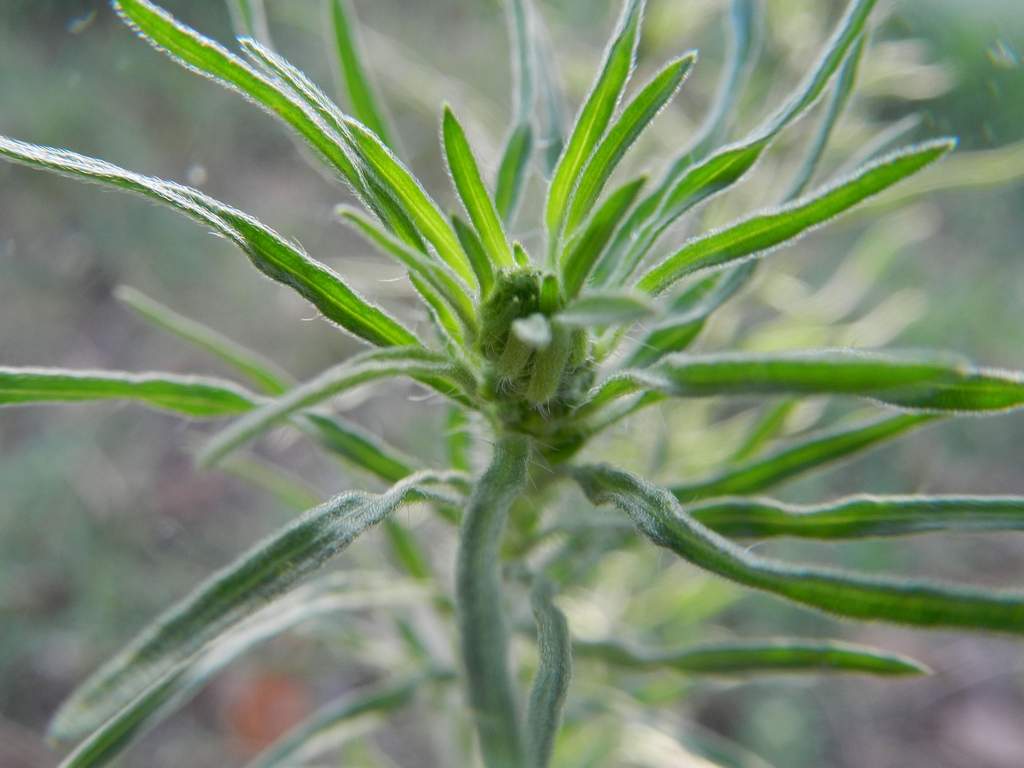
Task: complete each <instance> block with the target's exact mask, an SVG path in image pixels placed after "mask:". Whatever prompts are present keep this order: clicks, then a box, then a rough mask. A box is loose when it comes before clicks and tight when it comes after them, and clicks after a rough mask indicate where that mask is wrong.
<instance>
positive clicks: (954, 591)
mask: <svg viewBox="0 0 1024 768" xmlns="http://www.w3.org/2000/svg"><path fill="white" fill-rule="evenodd" d="M573 474H574V476H575V477H576V480H577V481H578V482H579V483H580V485H581V487H582V488H583V490H584V492H585V493H586V494H587V496H588V497H589V498H590V500H591V501H592V502H594V503H595V504H605V503H610V504H614V505H615V506H617V507H619V509H621V510H622V511H623V512H625V513H626V514H627V515H628V516H629V517H630V518H631V519H632V521H633V523H634V524H635V525H636V526H637V528H638V529H639V530H640V532H641V533H643V534H644V535H645V536H647V537H648V538H649V539H651V540H652V541H653V542H654V543H655V544H657V545H658V546H661V547H666V548H667V549H670V550H672V551H673V552H675V553H676V554H678V555H679V556H681V557H683V558H684V559H686V560H688V561H689V562H691V563H693V564H694V565H696V566H698V567H700V568H703V569H705V570H707V571H710V572H711V573H714V574H717V575H719V576H722V577H724V578H727V579H730V580H732V581H735V582H737V583H739V584H743V585H745V586H748V587H752V588H754V589H759V590H763V591H765V592H770V593H772V594H774V595H777V596H779V597H783V598H785V599H787V600H791V601H793V602H796V603H800V604H802V605H806V606H809V607H812V608H816V609H818V610H821V611H825V612H828V613H834V614H836V615H839V616H846V617H849V618H855V619H864V620H879V621H888V622H893V623H896V624H908V625H912V626H919V627H956V628H960V629H978V630H990V631H994V632H1008V633H1012V634H1017V635H1021V634H1024V595H1022V594H1020V593H1012V592H999V591H993V590H987V589H982V588H979V587H963V586H953V585H947V584H942V583H939V582H932V581H926V580H905V581H904V580H899V579H893V578H888V577H884V578H883V577H874V576H863V575H859V574H855V573H848V572H845V571H840V570H835V569H830V568H820V567H815V566H806V565H789V564H787V563H783V562H780V561H778V560H772V559H769V558H765V557H760V556H759V555H756V554H754V553H752V552H751V551H750V550H748V549H743V548H741V547H738V546H736V545H735V544H733V543H732V542H730V541H729V540H728V539H725V538H723V537H721V536H719V535H718V534H717V533H714V532H713V531H710V530H708V529H707V528H705V527H704V526H703V525H701V524H700V523H698V522H697V521H696V520H694V519H693V518H692V517H691V516H690V515H689V514H687V513H686V512H685V511H684V510H683V508H682V507H681V506H680V504H679V502H678V501H676V499H675V497H674V496H672V494H671V493H669V492H668V491H666V490H664V489H661V488H657V487H656V486H653V485H651V484H650V483H647V482H646V481H644V480H641V479H640V478H637V477H634V476H632V475H629V474H627V473H625V472H620V471H618V470H615V469H611V468H609V467H584V468H578V469H575V470H574V473H573Z"/></svg>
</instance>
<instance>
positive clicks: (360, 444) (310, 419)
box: [299, 412, 415, 483]
mask: <svg viewBox="0 0 1024 768" xmlns="http://www.w3.org/2000/svg"><path fill="white" fill-rule="evenodd" d="M299 424H300V425H302V426H303V428H306V429H308V431H310V432H311V433H312V434H314V435H315V437H316V438H317V440H318V441H319V442H320V444H321V445H323V446H324V447H325V448H327V449H328V450H330V451H331V452H332V453H336V454H337V455H338V456H341V457H342V458H344V459H345V460H347V461H349V462H351V463H352V464H354V465H355V466H357V467H359V469H362V470H364V471H366V472H369V473H370V474H372V475H374V476H375V477H377V478H379V479H381V480H384V481H385V482H388V483H397V482H398V481H399V480H402V479H404V478H405V477H407V476H408V475H411V474H412V473H413V472H414V471H415V470H414V465H413V463H412V460H410V459H407V458H406V457H404V456H402V455H401V454H399V453H398V452H397V451H396V450H395V449H394V448H392V447H391V446H385V445H384V443H383V442H382V441H381V440H380V438H378V437H376V436H375V435H371V434H370V433H368V432H364V431H363V430H362V429H360V428H359V427H357V426H355V425H354V424H350V423H346V422H342V421H340V420H339V419H337V418H331V417H328V416H325V415H323V414H320V413H316V412H310V413H307V414H305V415H304V416H303V417H302V418H301V419H300V420H299Z"/></svg>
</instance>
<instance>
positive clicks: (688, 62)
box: [565, 51, 697, 234]
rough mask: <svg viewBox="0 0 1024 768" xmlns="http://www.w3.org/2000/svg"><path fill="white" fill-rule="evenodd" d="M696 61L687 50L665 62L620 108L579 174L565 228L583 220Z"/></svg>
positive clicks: (695, 57)
mask: <svg viewBox="0 0 1024 768" xmlns="http://www.w3.org/2000/svg"><path fill="white" fill-rule="evenodd" d="M696 61H697V54H696V53H695V52H693V51H691V52H689V53H686V54H684V55H683V56H680V57H679V58H678V59H675V60H673V61H671V62H669V63H668V64H667V65H666V66H665V67H664V68H663V69H662V70H661V72H659V73H658V74H657V75H656V76H655V77H654V78H653V79H652V80H651V81H650V82H649V83H648V84H647V85H645V86H644V87H643V89H642V90H641V91H640V93H638V94H637V95H636V96H635V97H634V98H633V100H632V101H631V102H630V103H629V104H628V105H626V107H625V108H624V109H623V110H622V114H621V115H620V116H619V118H618V119H617V120H616V121H615V123H614V125H612V126H611V128H609V129H608V133H607V134H606V135H605V137H604V138H603V139H602V140H601V142H600V144H598V145H597V148H596V149H595V150H594V153H593V154H592V155H591V156H590V160H589V161H588V162H587V164H586V166H585V167H584V169H583V171H582V172H581V174H580V178H579V182H578V183H577V185H576V188H575V191H574V192H573V194H572V201H571V203H570V205H569V213H568V217H567V219H566V223H565V228H566V231H567V232H569V233H570V234H571V233H573V232H575V230H576V228H577V227H578V226H579V225H580V224H582V223H583V220H584V219H585V218H586V216H587V215H588V214H589V213H590V211H591V209H592V208H593V206H594V203H595V202H597V199H598V197H599V196H600V195H601V191H602V190H603V189H604V186H605V184H606V183H607V182H608V179H609V178H611V175H612V173H613V172H614V171H615V169H616V168H617V167H618V164H619V162H620V161H621V160H622V158H623V157H624V156H625V154H626V152H627V151H628V150H629V148H630V147H631V146H632V145H633V142H635V141H636V140H637V138H639V136H640V134H641V133H643V131H644V130H645V129H646V128H647V126H648V125H650V123H651V121H652V120H653V119H654V118H655V116H656V115H657V114H658V113H659V112H660V111H661V110H662V108H663V107H664V106H665V105H666V104H667V103H668V102H669V101H670V100H671V99H672V97H673V96H675V94H676V91H678V90H679V88H680V86H682V84H683V81H684V80H686V76H687V75H688V74H689V72H690V69H691V68H692V66H693V64H694V63H695V62H696Z"/></svg>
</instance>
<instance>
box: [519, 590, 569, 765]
mask: <svg viewBox="0 0 1024 768" xmlns="http://www.w3.org/2000/svg"><path fill="white" fill-rule="evenodd" d="M530 602H531V604H532V606H533V617H534V621H536V623H537V655H538V665H537V673H536V675H535V676H534V678H533V688H532V689H531V690H530V701H529V703H528V704H527V707H526V757H527V762H526V765H529V766H531V768H532V767H533V766H536V768H546V767H547V765H548V764H549V763H550V762H551V753H552V752H553V751H554V747H555V737H556V736H557V735H558V729H559V727H560V726H561V724H562V708H563V707H564V706H565V697H566V695H568V693H569V682H570V680H571V679H572V641H571V639H570V637H569V625H568V623H567V622H566V620H565V614H563V613H562V612H561V611H560V610H559V609H558V606H556V605H555V604H554V602H553V601H552V599H551V587H550V585H549V584H547V583H546V582H544V581H538V582H537V584H536V585H535V586H534V588H533V590H532V591H531V594H530Z"/></svg>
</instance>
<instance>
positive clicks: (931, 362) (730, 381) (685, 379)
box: [586, 350, 1024, 413]
mask: <svg viewBox="0 0 1024 768" xmlns="http://www.w3.org/2000/svg"><path fill="white" fill-rule="evenodd" d="M638 390H648V391H652V392H658V393H661V394H664V395H668V396H673V397H714V396H728V395H767V394H778V395H795V394H800V395H855V396H858V397H866V398H870V399H872V400H877V401H879V402H881V403H885V404H888V405H895V406H899V407H902V408H907V409H913V410H921V411H927V412H933V413H943V412H954V413H956V412H962V413H972V412H976V413H983V412H992V411H1006V410H1011V409H1014V408H1018V407H1020V406H1021V405H1022V404H1024V378H1022V376H1021V374H1019V373H1014V372H1008V371H998V370H993V369H985V368H974V367H972V366H970V365H967V364H965V363H962V362H959V361H954V360H950V359H949V358H928V357H924V356H916V357H915V356H907V357H903V358H900V357H896V356H894V355H892V354H886V353H882V352H858V351H844V350H822V351H816V352H780V353H774V354H763V355H759V354H743V353H736V354H720V355H700V356H698V355H693V356H686V357H679V358H673V359H669V360H667V361H665V362H663V363H660V364H658V365H657V366H654V367H653V368H651V369H648V370H647V371H625V372H623V373H619V374H615V375H613V376H611V377H609V379H608V380H607V381H606V382H605V384H603V385H602V386H601V387H600V388H599V389H598V391H597V392H596V394H595V395H594V397H593V398H592V400H591V401H590V402H589V403H588V404H587V406H586V408H587V409H588V410H591V409H593V408H594V407H595V406H598V405H601V404H603V403H605V402H608V401H610V400H613V399H615V398H617V397H620V396H623V395H627V394H629V393H631V392H636V391H638Z"/></svg>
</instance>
